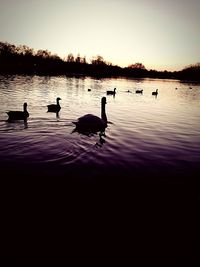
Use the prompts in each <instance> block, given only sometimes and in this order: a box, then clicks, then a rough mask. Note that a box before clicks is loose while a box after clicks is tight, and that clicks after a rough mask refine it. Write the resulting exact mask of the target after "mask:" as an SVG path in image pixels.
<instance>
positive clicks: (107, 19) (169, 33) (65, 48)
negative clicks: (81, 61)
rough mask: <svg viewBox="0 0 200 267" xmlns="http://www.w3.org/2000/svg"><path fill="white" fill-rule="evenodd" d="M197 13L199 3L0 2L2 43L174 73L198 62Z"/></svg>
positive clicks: (183, 0) (130, 0) (158, 0)
mask: <svg viewBox="0 0 200 267" xmlns="http://www.w3.org/2000/svg"><path fill="white" fill-rule="evenodd" d="M199 13H200V1H198V0H190V1H186V0H174V1H168V2H166V1H164V0H151V1H148V0H140V1H134V0H115V1H114V0H110V1H106V0H101V1H97V0H93V1H92V0H85V1H81V0H58V1H53V0H34V1H33V0H30V1H25V0H18V1H16V2H15V1H13V0H1V1H0V23H1V25H2V27H1V29H0V41H3V42H5V41H6V42H8V43H12V44H15V45H20V44H21V45H27V46H29V47H30V48H33V49H34V50H39V49H44V50H46V49H47V50H48V51H50V52H51V53H55V54H57V55H58V56H60V57H61V58H64V57H66V56H67V55H68V54H69V53H72V54H73V55H74V56H75V57H76V56H77V54H80V56H82V57H83V56H85V57H86V59H87V62H90V59H91V58H92V57H93V56H96V55H101V56H102V57H103V58H104V59H105V60H106V61H108V62H111V63H112V64H113V65H118V66H121V67H126V66H128V65H130V64H134V63H136V62H141V63H142V64H143V65H144V66H145V67H146V68H147V69H156V70H168V71H175V70H181V69H183V68H184V67H185V66H187V65H190V64H195V63H197V62H200V50H199V47H200V34H199V28H200V17H199Z"/></svg>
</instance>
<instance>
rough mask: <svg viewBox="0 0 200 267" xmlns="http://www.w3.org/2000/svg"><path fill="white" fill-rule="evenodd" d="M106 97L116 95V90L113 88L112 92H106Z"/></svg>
mask: <svg viewBox="0 0 200 267" xmlns="http://www.w3.org/2000/svg"><path fill="white" fill-rule="evenodd" d="M106 94H107V95H115V94H116V88H114V90H113V91H112V90H111V91H106Z"/></svg>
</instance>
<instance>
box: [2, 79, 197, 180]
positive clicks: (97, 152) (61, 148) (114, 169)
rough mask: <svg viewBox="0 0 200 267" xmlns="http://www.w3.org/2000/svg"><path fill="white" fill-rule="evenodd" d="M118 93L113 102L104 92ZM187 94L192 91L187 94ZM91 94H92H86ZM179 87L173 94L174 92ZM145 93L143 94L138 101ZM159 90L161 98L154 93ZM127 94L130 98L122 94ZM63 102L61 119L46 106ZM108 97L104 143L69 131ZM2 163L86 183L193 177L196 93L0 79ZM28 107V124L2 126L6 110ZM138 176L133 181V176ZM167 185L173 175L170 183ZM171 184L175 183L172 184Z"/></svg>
mask: <svg viewBox="0 0 200 267" xmlns="http://www.w3.org/2000/svg"><path fill="white" fill-rule="evenodd" d="M114 87H116V88H117V93H116V95H115V97H113V96H106V90H113V88H114ZM189 87H192V89H189ZM88 88H91V91H90V92H89V91H88ZM176 88H178V89H176ZM136 89H143V94H136V93H135V90H136ZM155 89H158V96H157V97H155V96H152V92H153V91H155ZM128 90H129V91H130V92H127V91H128ZM58 96H59V97H60V98H61V99H62V100H61V101H60V104H61V111H60V113H59V117H56V114H54V113H47V105H48V104H51V103H55V101H56V97H58ZM102 96H106V97H107V105H106V114H107V117H108V121H109V124H108V127H107V129H106V132H105V134H106V136H105V137H103V141H102V139H100V137H99V135H98V134H93V135H90V136H86V135H82V134H79V133H77V132H73V130H74V124H73V123H72V121H75V120H76V119H77V118H78V117H80V116H82V115H84V114H86V113H92V114H95V115H98V116H100V101H101V97H102ZM0 101H1V103H0V161H1V165H2V168H4V169H7V168H8V170H10V169H12V170H14V169H15V168H16V170H20V171H22V170H23V172H25V173H27V175H28V174H29V175H30V174H33V173H35V172H36V173H37V175H40V174H41V175H42V176H47V177H48V176H54V175H58V176H59V175H60V176H65V175H67V173H69V172H70V173H72V174H74V176H76V175H79V176H81V177H83V178H84V174H83V171H85V172H86V170H87V175H86V176H87V177H90V176H91V177H93V176H95V175H97V174H99V175H101V173H102V175H106V173H109V174H110V175H115V174H117V173H118V171H121V172H122V173H123V174H127V176H129V177H132V179H134V177H135V174H138V173H140V172H141V174H142V173H143V172H144V171H145V172H146V174H147V176H149V179H151V178H150V176H152V175H154V174H157V173H158V174H159V175H160V176H162V175H161V174H162V173H165V174H166V172H170V173H173V172H174V171H176V172H177V173H178V174H180V175H179V176H180V177H181V173H183V174H184V173H185V171H188V174H189V172H190V171H191V172H196V170H197V169H198V166H199V163H200V86H199V85H198V84H191V83H180V82H179V81H173V80H155V79H154V80H150V79H144V80H131V79H123V78H121V79H92V78H69V77H64V76H62V77H38V76H33V77H32V76H1V77H0ZM24 102H27V103H28V111H29V114H30V117H29V119H28V122H27V124H24V123H23V122H15V123H9V122H7V121H6V120H7V114H6V111H8V110H22V105H23V103H24ZM136 176H137V175H136ZM169 179H170V176H169ZM171 179H173V177H172V178H171Z"/></svg>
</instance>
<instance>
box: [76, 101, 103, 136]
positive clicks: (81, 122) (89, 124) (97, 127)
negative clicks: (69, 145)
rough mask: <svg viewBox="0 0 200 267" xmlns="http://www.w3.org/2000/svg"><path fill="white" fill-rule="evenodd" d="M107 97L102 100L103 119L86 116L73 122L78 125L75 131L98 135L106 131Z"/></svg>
mask: <svg viewBox="0 0 200 267" xmlns="http://www.w3.org/2000/svg"><path fill="white" fill-rule="evenodd" d="M105 106H106V97H105V96H104V97H102V99H101V118H99V117H98V116H95V115H93V114H86V115H84V116H82V117H80V118H78V120H77V121H75V122H73V123H74V124H75V125H76V129H75V131H78V132H81V133H96V132H99V131H100V132H102V131H105V128H106V127H107V116H106V111H105Z"/></svg>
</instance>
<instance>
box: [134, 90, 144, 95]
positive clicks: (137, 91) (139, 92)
mask: <svg viewBox="0 0 200 267" xmlns="http://www.w3.org/2000/svg"><path fill="white" fill-rule="evenodd" d="M135 93H136V94H142V93H143V89H142V90H136V91H135Z"/></svg>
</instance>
